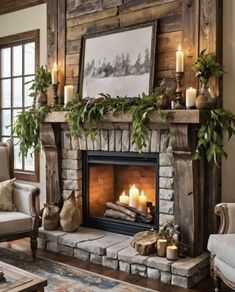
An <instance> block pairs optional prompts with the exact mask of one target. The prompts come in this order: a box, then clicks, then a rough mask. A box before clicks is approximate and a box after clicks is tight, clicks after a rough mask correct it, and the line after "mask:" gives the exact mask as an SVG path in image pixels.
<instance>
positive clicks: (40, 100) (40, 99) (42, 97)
mask: <svg viewBox="0 0 235 292" xmlns="http://www.w3.org/2000/svg"><path fill="white" fill-rule="evenodd" d="M46 105H47V95H46V93H44V92H41V91H40V92H39V93H38V94H37V96H36V104H35V107H36V108H40V107H42V106H46Z"/></svg>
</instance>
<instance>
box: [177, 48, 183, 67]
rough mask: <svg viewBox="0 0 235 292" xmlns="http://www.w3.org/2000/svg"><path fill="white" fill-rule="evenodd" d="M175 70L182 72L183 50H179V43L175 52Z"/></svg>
mask: <svg viewBox="0 0 235 292" xmlns="http://www.w3.org/2000/svg"><path fill="white" fill-rule="evenodd" d="M176 72H184V52H183V51H182V50H181V46H180V45H179V47H178V51H177V52H176Z"/></svg>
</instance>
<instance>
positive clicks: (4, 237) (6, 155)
mask: <svg viewBox="0 0 235 292" xmlns="http://www.w3.org/2000/svg"><path fill="white" fill-rule="evenodd" d="M12 148H13V147H12V145H11V144H10V143H5V142H0V182H2V181H6V180H9V179H11V178H13V149H12ZM39 194H40V191H39V188H37V187H34V186H32V185H26V184H21V183H16V182H15V183H14V185H13V197H12V200H13V204H14V206H15V207H16V210H14V211H0V242H4V241H11V240H16V239H20V238H24V237H30V238H31V250H32V255H33V259H35V257H36V250H37V236H38V227H39V209H40V206H39Z"/></svg>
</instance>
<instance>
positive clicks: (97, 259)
mask: <svg viewBox="0 0 235 292" xmlns="http://www.w3.org/2000/svg"><path fill="white" fill-rule="evenodd" d="M90 262H92V263H94V264H98V265H102V256H100V255H98V254H95V253H91V254H90Z"/></svg>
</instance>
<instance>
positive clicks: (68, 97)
mask: <svg viewBox="0 0 235 292" xmlns="http://www.w3.org/2000/svg"><path fill="white" fill-rule="evenodd" d="M73 99H74V87H73V85H66V86H65V87H64V104H67V103H68V102H71V101H73Z"/></svg>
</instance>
